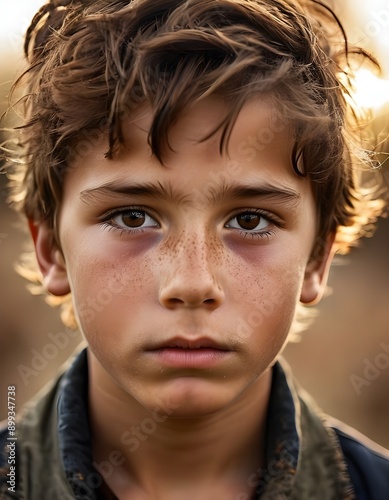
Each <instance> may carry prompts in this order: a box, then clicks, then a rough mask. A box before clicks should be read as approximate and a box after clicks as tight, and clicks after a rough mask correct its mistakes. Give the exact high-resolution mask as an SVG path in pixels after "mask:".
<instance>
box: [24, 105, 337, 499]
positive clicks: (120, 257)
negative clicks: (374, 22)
mask: <svg viewBox="0 0 389 500" xmlns="http://www.w3.org/2000/svg"><path fill="white" fill-rule="evenodd" d="M225 111H226V107H225V104H224V102H223V100H222V99H221V98H217V97H208V98H207V99H206V100H204V101H203V102H200V103H197V104H195V105H194V106H193V107H192V108H191V109H190V110H188V112H187V113H185V114H184V115H183V116H182V117H180V118H179V119H178V121H177V123H176V125H175V126H174V127H173V128H172V130H171V131H170V134H169V143H170V146H171V150H169V149H167V150H166V151H165V155H164V165H161V164H160V163H159V162H158V160H157V159H156V158H155V157H153V156H152V155H151V152H150V148H149V146H148V144H147V132H148V129H149V125H150V119H151V117H150V111H149V110H148V109H147V108H143V109H141V110H140V111H139V113H138V114H137V115H136V117H135V118H134V119H133V120H132V121H126V122H124V124H123V132H124V139H125V147H123V148H122V149H121V151H120V152H119V153H118V155H117V156H116V157H115V158H114V159H113V160H108V159H106V158H105V157H104V153H105V152H106V150H107V142H106V138H104V137H102V138H101V141H98V142H96V144H95V148H94V150H93V152H92V153H89V154H88V155H86V156H84V157H83V158H80V159H79V161H78V162H77V164H75V165H73V166H72V168H71V169H70V170H69V172H68V173H67V175H66V178H65V182H64V193H63V194H64V196H63V203H62V206H61V210H60V213H59V219H58V226H59V240H60V243H61V249H59V248H56V247H55V246H53V245H52V244H51V241H52V239H51V238H50V231H49V230H48V229H47V227H46V225H45V224H44V223H41V224H37V225H35V229H34V231H33V233H34V239H35V244H36V250H37V256H38V261H39V263H40V267H41V270H42V272H43V274H44V276H45V284H46V286H47V289H48V290H49V291H50V292H51V293H53V294H55V295H62V294H65V293H67V292H68V291H69V290H71V292H72V295H73V301H74V306H75V310H76V313H77V316H78V320H79V323H80V328H81V330H82V332H83V335H84V336H85V338H86V340H87V342H88V344H89V354H88V356H89V366H90V402H89V404H90V412H91V426H92V432H93V435H94V456H95V458H96V462H97V463H101V462H102V461H104V460H107V457H109V455H110V453H111V452H112V450H116V451H118V452H119V453H120V456H121V457H123V462H121V463H120V464H119V465H115V467H113V471H111V472H110V474H106V482H107V483H108V484H109V485H110V487H111V488H112V489H113V490H114V491H115V493H116V494H120V495H121V496H120V498H126V495H128V497H129V496H130V492H131V495H132V496H131V498H161V499H162V498H170V499H175V498H183V497H182V496H181V497H180V495H182V494H183V491H185V495H186V496H185V498H193V499H195V498H203V499H204V498H221V497H220V495H221V494H223V495H224V496H223V498H230V497H231V498H236V495H237V494H238V493H239V492H246V493H250V492H251V489H252V485H251V486H249V485H248V484H247V477H248V476H249V474H250V473H251V472H253V471H255V470H256V468H258V467H260V466H262V465H263V449H264V444H263V443H264V431H265V420H266V411H267V403H268V397H269V391H270V385H271V366H272V365H273V364H274V362H275V360H276V358H277V356H278V355H279V353H280V352H281V350H282V348H283V346H284V344H285V342H286V339H287V336H288V332H289V330H290V326H291V323H292V320H293V316H294V312H295V307H296V304H297V303H298V301H299V300H301V301H303V302H306V303H309V302H313V301H315V300H317V299H318V298H319V297H320V295H321V293H322V291H323V288H324V286H325V281H326V274H327V269H328V265H329V262H330V260H331V256H332V252H331V247H332V241H333V239H332V238H329V239H328V242H326V252H325V258H324V259H323V262H313V261H311V260H310V255H311V252H312V249H313V245H314V244H315V234H316V230H317V228H316V208H315V201H314V199H313V195H312V190H311V186H310V183H309V180H308V179H306V178H301V177H298V176H297V175H296V174H295V173H294V172H293V169H292V165H291V151H292V146H293V131H292V129H291V128H290V127H287V126H284V127H282V130H280V131H277V132H275V133H274V134H273V140H272V141H271V142H270V143H267V144H264V145H263V148H262V149H261V148H259V149H258V152H257V154H256V156H255V158H252V155H250V157H248V156H247V155H246V156H245V153H244V148H243V149H242V144H244V143H245V141H247V138H248V137H250V136H253V135H254V136H255V134H256V132H257V131H258V130H263V129H265V128H266V127H267V128H269V127H271V121H270V120H271V116H272V113H271V112H272V110H271V108H270V107H269V106H268V105H266V104H265V103H263V102H261V101H259V100H257V101H254V102H251V103H248V104H247V105H246V106H245V107H244V108H243V110H242V111H241V113H240V115H239V117H238V120H237V122H236V125H235V127H234V130H233V133H232V136H231V139H230V141H229V147H228V155H227V154H220V151H219V141H220V132H218V133H216V134H215V135H213V136H212V137H211V138H209V139H207V140H206V141H202V139H203V137H204V136H206V135H207V134H208V133H209V132H211V131H212V130H214V129H215V128H216V126H217V125H218V123H220V121H221V120H222V118H223V116H224V113H225ZM151 184H152V185H153V188H152V189H150V185H151ZM140 185H142V186H143V187H142V189H139V186H140ZM134 186H136V189H135V188H134ZM144 187H146V188H147V189H144ZM157 188H158V189H157ZM247 188H249V189H251V191H250V190H248V189H247ZM238 189H239V191H237V190H238ZM253 189H255V190H258V192H257V193H256V195H255V196H254V193H253ZM232 190H235V191H234V192H232ZM157 191H158V192H157ZM129 225H130V226H132V227H129ZM177 344H179V345H177ZM204 344H206V345H205V346H204ZM210 344H211V347H212V349H211V348H210ZM162 346H165V347H166V346H168V347H167V348H166V349H162V348H161V347H162ZM193 347H196V348H199V349H197V353H194V350H195V349H193ZM215 347H217V349H215ZM193 353H194V354H193ZM147 418H149V419H150V418H152V420H153V421H154V423H155V425H154V424H153V423H150V422H149V431H147V432H145V431H141V430H140V427H139V424H140V423H142V422H143V423H144V422H145V419H147ZM242 422H244V423H245V424H244V425H243V426H242ZM137 426H138V427H137ZM143 427H144V429H146V424H144V426H143ZM227 436H228V439H226V437H227ZM131 439H133V440H132V441H131ZM136 440H137V442H138V446H136ZM189 450H190V457H189V456H188V452H189ZM258 450H261V451H262V453H258ZM185 453H186V454H185ZM183 456H186V457H187V459H186V460H183V459H182V457H183ZM166 457H169V458H168V460H167V459H166ZM215 484H217V485H219V486H218V488H219V489H217V490H215V486H214V485H215ZM194 485H196V486H194ZM188 492H192V496H190V495H189V496H188V494H189V493H188ZM212 495H213V496H212ZM215 495H216V496H215ZM217 495H219V496H217ZM233 495H235V496H233Z"/></svg>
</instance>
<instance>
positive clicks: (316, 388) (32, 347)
mask: <svg viewBox="0 0 389 500" xmlns="http://www.w3.org/2000/svg"><path fill="white" fill-rule="evenodd" d="M42 3H43V2H42V1H39V0H17V2H8V3H7V6H6V7H3V8H2V11H1V15H0V109H1V112H3V111H4V110H5V109H6V107H7V105H8V104H7V96H8V93H9V86H10V84H11V82H12V80H13V78H14V75H15V73H16V72H18V71H20V69H21V68H22V55H21V44H22V33H23V32H24V30H25V29H26V27H27V25H28V22H29V20H30V19H31V17H32V15H33V13H34V12H35V10H36V7H37V6H38V5H40V4H42ZM334 3H335V2H334ZM336 9H337V12H338V13H339V15H340V18H341V19H342V20H343V22H344V23H345V24H346V25H347V26H348V28H349V35H350V38H351V40H352V41H357V42H358V43H361V44H363V45H364V46H365V47H366V48H368V49H369V50H371V51H372V52H373V53H374V54H375V55H376V56H377V57H378V58H379V60H380V61H381V64H382V66H383V75H382V79H381V80H377V79H374V78H372V77H371V75H370V77H368V78H367V80H366V79H365V78H364V77H362V78H361V84H360V85H361V91H360V95H359V98H360V99H361V100H362V102H363V103H364V104H366V105H367V106H375V109H376V113H377V119H376V120H375V121H374V122H373V123H372V126H373V127H375V129H376V131H377V132H381V134H382V136H384V135H385V134H386V129H387V124H386V123H387V122H386V115H387V113H388V111H389V105H388V101H389V82H388V79H389V57H388V55H389V2H388V0H369V2H367V1H366V0H359V1H356V0H347V1H346V0H338V1H337V2H336ZM365 76H366V75H365ZM368 76H369V75H368ZM385 147H386V151H389V145H386V146H385ZM388 163H389V161H388ZM386 179H387V181H388V183H389V168H387V169H386ZM5 186H6V179H5V176H4V175H0V419H2V418H5V416H6V388H7V385H10V384H12V385H16V386H17V391H18V401H17V402H18V405H19V407H20V406H21V405H22V403H23V402H25V401H26V400H27V399H28V398H29V397H30V396H31V395H32V394H34V393H35V392H36V391H37V390H38V389H39V388H40V387H41V386H42V385H43V384H44V383H45V382H47V381H48V380H50V379H52V378H53V377H54V376H55V373H56V370H57V368H58V366H59V365H60V364H61V363H62V362H63V361H65V360H66V358H67V356H68V355H69V354H70V353H71V352H72V350H73V349H74V348H75V347H76V345H77V343H78V341H79V337H71V336H69V335H68V333H67V332H65V329H64V327H63V326H62V325H61V323H60V321H59V319H58V312H57V311H55V310H51V309H50V308H48V306H47V305H46V304H45V303H44V302H43V300H42V299H41V298H38V297H33V296H31V295H30V294H29V293H28V292H27V291H26V283H25V282H24V280H23V279H22V278H20V277H19V276H18V275H17V274H16V273H15V271H14V265H15V263H16V261H17V258H18V255H19V253H20V251H21V249H22V246H23V242H24V240H25V236H24V235H23V233H22V231H21V230H20V229H19V228H18V225H20V224H19V223H18V219H17V217H16V215H15V214H14V213H13V212H11V211H10V210H9V209H8V208H7V206H6V203H5V199H6V190H5ZM388 248H389V220H387V219H385V220H382V221H381V222H380V224H379V229H378V231H377V233H376V236H375V237H374V238H373V239H370V240H366V241H364V242H363V244H362V245H361V247H360V248H358V249H356V250H354V251H353V252H352V254H351V255H350V256H347V257H343V258H339V261H338V262H339V264H338V265H336V266H335V267H334V268H333V269H332V271H331V274H330V286H331V287H332V288H333V291H334V292H333V293H332V295H330V296H329V297H327V298H326V299H325V300H323V301H322V303H321V305H320V307H319V309H320V317H319V320H318V321H316V323H315V324H314V325H313V326H312V327H311V328H310V330H309V331H308V332H307V333H306V334H305V335H304V336H303V338H302V341H301V342H299V343H297V344H291V345H290V346H289V347H287V350H286V357H287V359H288V361H289V363H290V364H291V365H292V367H293V370H294V373H295V375H296V377H297V379H298V380H299V381H300V383H301V384H302V385H303V386H304V387H305V388H306V389H307V390H308V391H309V392H310V393H311V394H312V395H313V396H314V397H315V399H316V401H317V402H318V403H319V405H320V406H321V407H322V408H323V409H324V410H325V411H326V412H327V413H330V414H332V415H333V416H335V417H337V418H339V419H341V420H343V421H345V422H346V423H348V424H350V425H352V426H354V427H356V428H357V429H359V430H360V431H362V432H363V433H365V434H367V435H368V436H369V437H371V438H372V439H374V440H376V441H378V442H379V443H381V444H383V445H384V446H386V447H389V279H388V278H389V258H388ZM61 332H62V334H61V335H60V336H58V339H59V337H61V339H62V344H61V346H60V347H58V348H56V349H55V348H53V335H56V334H59V333H61ZM42 353H44V357H42ZM48 358H52V359H48ZM377 366H378V368H377ZM368 367H369V368H368Z"/></svg>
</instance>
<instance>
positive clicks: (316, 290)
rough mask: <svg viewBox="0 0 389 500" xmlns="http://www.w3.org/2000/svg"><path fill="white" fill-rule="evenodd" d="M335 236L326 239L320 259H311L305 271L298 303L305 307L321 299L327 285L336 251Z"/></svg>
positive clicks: (331, 235)
mask: <svg viewBox="0 0 389 500" xmlns="http://www.w3.org/2000/svg"><path fill="white" fill-rule="evenodd" d="M334 240H335V234H332V233H331V234H330V235H329V236H328V238H327V241H326V244H325V247H324V250H323V252H322V253H321V256H320V259H314V260H313V259H312V260H311V261H310V262H309V263H308V265H307V268H306V270H305V276H304V282H303V287H302V290H301V296H300V301H301V302H302V303H303V304H306V305H315V304H317V303H318V302H320V300H321V298H322V297H323V294H324V291H325V289H326V285H327V279H328V273H329V271H330V267H331V263H332V259H333V258H334V255H335V252H336V249H335V246H334Z"/></svg>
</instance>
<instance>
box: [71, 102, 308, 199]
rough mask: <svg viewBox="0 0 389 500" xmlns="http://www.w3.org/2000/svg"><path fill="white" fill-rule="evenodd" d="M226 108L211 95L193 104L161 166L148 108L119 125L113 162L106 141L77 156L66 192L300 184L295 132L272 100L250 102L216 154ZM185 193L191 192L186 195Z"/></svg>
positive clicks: (176, 125) (171, 136) (170, 139)
mask: <svg viewBox="0 0 389 500" xmlns="http://www.w3.org/2000/svg"><path fill="white" fill-rule="evenodd" d="M228 113H229V107H228V103H227V102H226V101H225V100H224V99H223V98H221V97H218V96H212V97H208V98H206V99H204V100H202V101H200V102H198V103H195V104H193V105H192V106H191V107H190V108H188V109H186V110H185V111H184V112H182V114H181V115H180V116H179V117H178V119H177V120H176V122H175V123H174V124H173V125H172V127H171V129H170V130H169V133H168V145H167V147H166V148H165V150H164V154H163V164H161V163H160V162H159V161H158V160H157V159H156V158H155V157H153V155H152V152H151V148H150V146H149V143H148V135H149V132H150V126H151V123H152V120H153V114H152V112H151V109H150V108H149V107H147V106H143V107H141V108H139V110H138V111H137V112H136V114H134V116H132V117H131V118H127V119H125V120H124V121H123V123H122V134H123V145H122V147H121V148H119V150H118V151H117V153H116V154H115V156H114V158H113V159H107V158H106V157H105V152H106V151H107V149H108V140H107V137H105V136H102V137H99V138H97V139H95V140H94V143H93V147H91V148H89V150H88V151H87V154H84V155H82V156H81V155H79V157H78V158H77V161H75V162H74V164H73V168H71V169H70V175H68V176H66V177H65V186H64V187H65V191H66V189H67V186H68V185H69V183H71V184H72V189H78V190H80V191H83V190H85V189H91V188H93V187H94V186H95V187H98V185H101V184H105V183H110V182H112V181H114V182H117V183H122V184H125V183H126V182H132V183H133V182H136V181H137V180H138V179H139V180H141V181H142V182H152V181H155V180H157V181H158V182H162V183H165V184H169V185H170V186H179V185H181V187H183V188H185V187H186V188H187V189H188V190H191V189H192V190H193V189H197V188H198V189H199V190H201V189H202V188H203V187H204V183H206V184H207V185H208V187H210V185H211V184H212V185H213V186H214V187H216V185H220V186H219V187H220V188H222V187H223V188H225V187H226V186H225V185H226V184H229V183H234V184H236V183H239V182H242V183H246V184H247V183H248V182H251V181H253V182H254V181H255V182H256V181H262V182H263V183H271V184H279V185H284V186H285V187H286V188H287V187H288V185H289V186H291V187H292V185H293V186H295V187H296V185H297V184H300V185H301V184H302V180H301V178H299V177H298V176H297V175H296V174H295V173H294V171H293V167H292V162H291V159H292V150H293V145H294V130H293V127H292V126H291V124H290V122H289V121H288V120H286V119H283V117H282V115H281V114H280V112H279V111H278V110H277V109H276V108H275V106H273V105H272V104H271V101H270V102H267V101H265V100H263V99H253V100H252V101H250V102H248V103H246V104H245V105H244V106H243V108H242V110H241V111H240V113H239V115H238V117H237V119H236V121H235V123H234V125H233V128H232V132H231V135H230V137H229V140H228V144H227V149H226V151H223V150H221V148H220V144H221V139H222V132H223V124H224V123H225V119H226V117H227V116H228ZM187 194H188V193H187Z"/></svg>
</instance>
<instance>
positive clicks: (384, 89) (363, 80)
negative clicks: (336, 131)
mask: <svg viewBox="0 0 389 500" xmlns="http://www.w3.org/2000/svg"><path fill="white" fill-rule="evenodd" d="M354 85H355V89H356V92H355V94H354V100H355V102H356V104H357V105H358V106H360V107H362V108H379V107H381V106H383V105H384V104H386V103H387V102H388V101H389V80H383V79H382V78H379V77H377V76H375V75H374V74H373V73H372V72H371V71H369V70H367V69H360V70H359V71H357V72H356V75H355V80H354Z"/></svg>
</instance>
